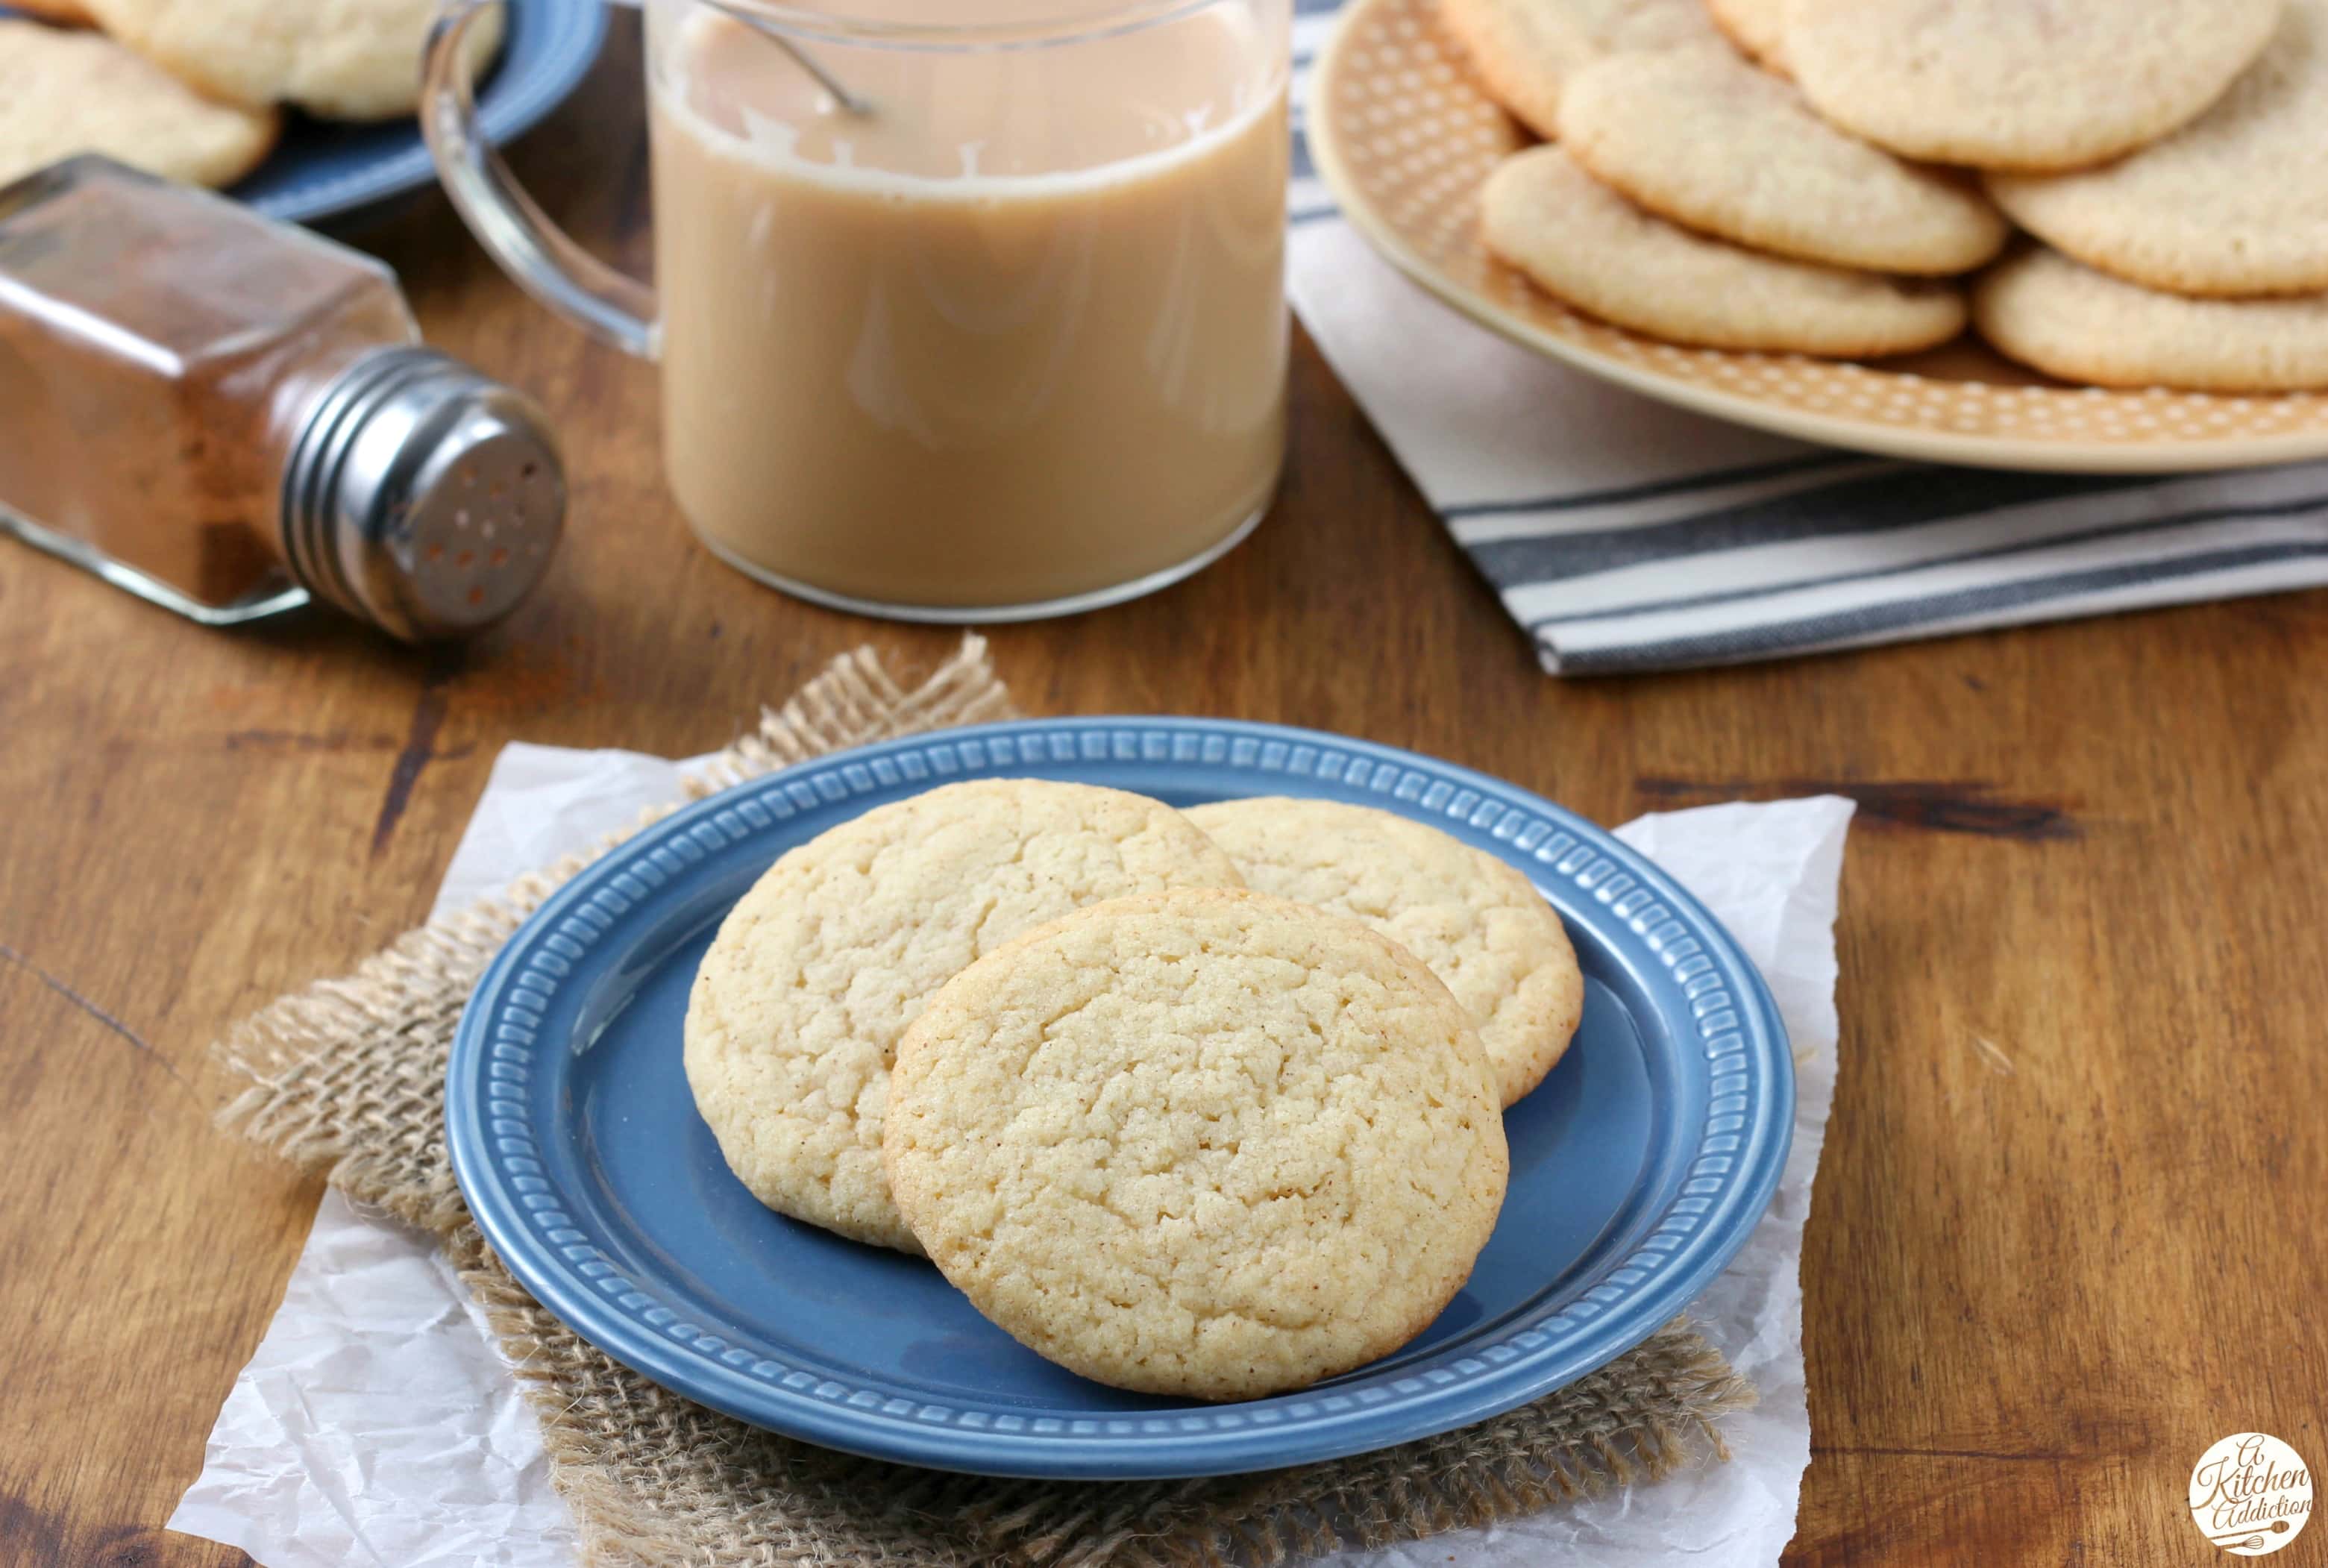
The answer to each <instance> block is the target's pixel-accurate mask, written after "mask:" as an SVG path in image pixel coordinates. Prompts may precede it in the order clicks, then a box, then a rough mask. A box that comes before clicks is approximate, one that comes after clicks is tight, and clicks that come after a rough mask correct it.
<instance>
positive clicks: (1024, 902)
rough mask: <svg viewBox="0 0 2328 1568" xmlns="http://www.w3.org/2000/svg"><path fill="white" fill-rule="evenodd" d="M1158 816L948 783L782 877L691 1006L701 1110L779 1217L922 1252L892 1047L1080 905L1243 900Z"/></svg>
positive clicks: (747, 918) (717, 951)
mask: <svg viewBox="0 0 2328 1568" xmlns="http://www.w3.org/2000/svg"><path fill="white" fill-rule="evenodd" d="M1239 885H1240V878H1238V876H1237V873H1236V869H1235V868H1234V866H1232V865H1231V864H1230V862H1229V859H1228V857H1227V856H1225V855H1224V854H1223V853H1222V852H1221V851H1220V850H1218V849H1216V848H1215V847H1214V845H1213V843H1212V841H1211V840H1209V839H1207V838H1206V837H1205V835H1204V834H1203V833H1202V832H1201V831H1198V830H1197V828H1196V827H1195V826H1194V825H1192V824H1191V823H1190V822H1188V821H1187V818H1185V817H1183V816H1181V815H1180V813H1179V812H1176V811H1174V810H1173V809H1172V808H1171V807H1169V806H1168V805H1165V804H1164V803H1161V802H1159V801H1152V800H1150V799H1148V798H1147V797H1146V796H1144V795H1135V794H1127V793H1123V792H1122V791H1120V790H1109V789H1099V788H1094V787H1093V786H1091V785H1087V784H1056V783H1052V782H1049V781H1047V780H1040V779H985V780H977V781H973V782H971V783H965V784H947V785H943V786H942V787H940V788H937V789H934V790H930V791H928V792H926V793H923V794H918V795H915V796H913V797H911V798H910V799H907V800H904V801H898V802H896V803H892V804H889V805H886V806H881V807H878V808H876V809H875V810H873V811H870V812H866V813H865V814H864V815H863V816H861V817H858V818H856V819H855V820H854V821H851V822H844V823H842V824H841V825H840V826H839V827H837V828H834V829H832V830H831V831H828V832H825V833H822V834H820V835H819V836H818V837H817V838H815V839H814V840H811V841H810V842H808V843H806V844H803V845H801V846H800V847H798V848H797V849H794V850H792V851H790V852H789V853H787V854H786V855H785V856H784V858H783V859H780V860H778V861H777V862H776V863H775V864H774V866H772V867H771V868H769V869H768V871H767V873H766V875H765V876H763V877H762V878H760V880H759V881H758V882H757V883H756V884H755V885H754V886H753V887H752V890H751V891H750V892H748V893H746V895H745V896H744V897H743V898H742V899H741V900H740V901H739V902H738V903H737V906H736V907H735V908H734V909H733V910H731V911H729V913H728V918H727V920H726V921H725V922H724V923H723V924H722V925H721V926H720V928H719V934H718V937H717V938H716V939H714V941H713V942H712V944H711V948H710V951H709V953H706V954H705V955H704V959H703V963H702V966H701V968H700V969H699V971H698V972H697V975H696V981H695V989H694V991H693V992H692V993H691V994H690V998H689V1000H688V1009H687V1025H686V1031H685V1032H686V1047H685V1058H686V1066H687V1080H688V1084H689V1086H690V1088H691V1089H693V1091H694V1093H695V1103H696V1106H697V1108H698V1109H699V1111H700V1112H701V1113H702V1114H703V1119H704V1121H705V1122H707V1123H708V1124H709V1126H710V1128H711V1131H712V1132H713V1134H714V1135H715V1136H716V1137H717V1138H718V1141H719V1148H720V1152H721V1153H722V1154H724V1155H725V1156H726V1157H727V1160H728V1167H729V1168H730V1169H733V1170H734V1171H735V1173H736V1175H737V1178H739V1179H740V1180H741V1181H742V1182H743V1183H744V1185H745V1186H746V1187H747V1188H750V1189H751V1192H752V1196H753V1197H756V1198H758V1199H759V1200H760V1201H761V1202H762V1203H765V1204H766V1205H767V1206H768V1207H771V1208H773V1209H775V1210H777V1211H778V1212H779V1213H782V1214H787V1215H790V1216H793V1218H795V1219H803V1220H806V1221H808V1222H809V1223H810V1224H812V1225H822V1226H824V1227H825V1228H826V1229H828V1230H832V1231H838V1232H839V1233H840V1234H841V1235H845V1236H850V1237H852V1238H854V1239H856V1240H858V1241H863V1242H872V1243H876V1244H880V1245H883V1246H891V1247H896V1248H898V1249H900V1250H901V1251H905V1252H915V1253H917V1252H919V1251H920V1250H921V1248H920V1246H919V1244H917V1243H915V1240H914V1236H913V1233H912V1232H910V1231H909V1230H907V1229H906V1225H905V1223H904V1221H903V1220H901V1219H900V1218H899V1217H898V1215H897V1210H896V1205H895V1204H894V1203H892V1202H891V1201H890V1197H889V1188H888V1182H887V1179H886V1178H884V1177H883V1175H882V1171H881V1118H882V1113H883V1109H884V1107H885V1105H886V1104H887V1101H888V1095H889V1064H890V1062H891V1061H892V1060H893V1059H894V1058H895V1056H896V1046H897V1038H898V1036H899V1035H901V1034H902V1033H903V1032H904V1031H905V1028H906V1025H907V1024H909V1023H911V1022H912V1021H913V1019H914V1018H915V1016H916V1015H917V1014H918V1013H919V1012H920V1011H921V1009H922V1005H923V1003H924V1001H925V1000H927V999H928V997H929V995H930V994H931V993H932V992H933V991H936V990H937V989H938V987H939V986H941V985H943V983H944V982H945V981H948V980H949V979H951V978H953V975H954V974H955V972H958V971H960V970H961V969H962V967H963V966H964V965H966V964H968V963H969V962H971V961H972V960H973V959H975V958H977V957H978V956H979V955H980V954H981V953H987V952H990V951H991V950H992V949H994V948H996V947H998V946H1000V945H1001V944H1003V943H1006V942H1008V941H1009V940H1010V939H1011V938H1012V937H1014V936H1017V935H1019V934H1020V933H1022V932H1025V931H1027V930H1028V929H1030V928H1032V927H1034V926H1037V925H1041V924H1043V923H1044V922H1046V921H1048V920H1052V919H1056V917H1057V916H1059V915H1065V914H1066V913H1067V912H1068V911H1070V910H1072V909H1075V908H1076V907H1078V906H1082V905H1085V904H1092V903H1097V902H1099V901H1100V900H1103V899H1107V898H1112V897H1119V896H1121V895H1124V894H1130V893H1142V892H1154V891H1159V890H1161V889H1164V888H1168V887H1237V886H1239Z"/></svg>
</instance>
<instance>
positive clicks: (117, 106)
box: [0, 18, 280, 185]
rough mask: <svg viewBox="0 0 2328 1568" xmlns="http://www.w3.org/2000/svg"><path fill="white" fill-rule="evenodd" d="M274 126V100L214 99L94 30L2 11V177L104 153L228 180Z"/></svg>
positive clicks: (168, 174)
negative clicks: (253, 104)
mask: <svg viewBox="0 0 2328 1568" xmlns="http://www.w3.org/2000/svg"><path fill="white" fill-rule="evenodd" d="M279 129H280V126H279V123H278V118H277V115H276V114H275V112H274V111H273V110H272V109H265V110H259V111H257V112H254V111H252V110H249V109H242V108H234V107H232V106H231V105H228V104H222V103H213V102H212V101H211V100H210V99H206V98H204V97H202V95H201V94H200V93H198V92H196V91H194V90H193V89H192V88H190V87H188V86H186V85H185V84H184V83H183V82H182V81H180V80H177V79H176V78H175V77H174V76H172V75H170V73H169V72H167V71H165V70H162V69H161V68H160V67H158V66H156V65H154V64H153V63H151V62H150V61H146V60H144V59H141V58H140V57H139V56H137V55H136V54H133V53H131V52H129V51H128V50H127V49H124V48H122V47H121V45H119V44H118V43H116V42H113V40H111V39H110V38H108V37H106V36H105V35H104V34H102V33H67V32H61V31H60V30H58V29H56V28H53V27H44V26H42V25H41V24H40V23H37V22H16V21H9V20H6V19H5V18H0V181H7V180H13V179H14V178H16V177H17V176H18V175H20V174H30V173H31V172H32V171H33V170H34V169H37V168H41V167H42V166H44V165H46V164H52V163H54V162H56V161H57V160H58V159H59V158H65V157H70V156H71V155H73V154H75V153H103V154H105V155H107V156H108V157H111V158H116V159H118V160H119V161H121V162H122V163H125V164H129V165H131V166H132V167H133V168H139V169H144V170H146V172H147V173H149V174H159V175H161V176H162V177H163V178H164V179H169V180H179V181H183V182H184V183H188V184H194V185H230V184H232V183H234V182H235V181H237V180H239V179H240V178H242V176H243V175H245V174H249V172H250V171H251V170H252V169H254V168H256V167H258V164H259V162H260V160H261V159H263V158H265V157H266V156H267V152H268V148H270V147H272V146H274V145H275V138H276V136H277V132H278V130H279Z"/></svg>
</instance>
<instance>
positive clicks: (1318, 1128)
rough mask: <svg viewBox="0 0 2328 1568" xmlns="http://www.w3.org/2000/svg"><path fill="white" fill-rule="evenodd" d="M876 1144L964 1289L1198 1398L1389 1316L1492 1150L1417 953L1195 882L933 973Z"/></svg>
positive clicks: (940, 1260)
mask: <svg viewBox="0 0 2328 1568" xmlns="http://www.w3.org/2000/svg"><path fill="white" fill-rule="evenodd" d="M883 1152H884V1155H885V1157H886V1161H887V1168H888V1171H889V1175H890V1178H891V1180H892V1182H893V1183H894V1186H895V1189H896V1196H897V1202H898V1205H899V1207H900V1208H901V1209H902V1210H903V1211H904V1213H905V1215H906V1218H907V1220H908V1221H909V1222H910V1223H911V1224H912V1225H913V1227H914V1231H915V1235H918V1236H920V1237H921V1239H922V1242H923V1244H925V1247H926V1248H927V1250H928V1252H929V1254H930V1256H931V1258H932V1259H933V1260H934V1261H935V1262H936V1263H937V1265H938V1266H939V1268H940V1269H942V1270H943V1271H944V1272H945V1275H946V1277H947V1279H949V1280H951V1281H952V1282H953V1283H954V1284H955V1285H956V1286H957V1287H958V1288H960V1289H961V1290H962V1292H963V1293H964V1294H965V1295H967V1296H968V1297H969V1298H970V1299H971V1300H972V1303H973V1304H975V1305H976V1306H977V1307H978V1309H979V1310H980V1311H981V1312H983V1313H985V1314H986V1315H987V1317H989V1318H990V1319H993V1320H994V1321H995V1322H996V1323H997V1324H999V1325H1000V1326H1001V1327H1002V1328H1003V1329H1005V1330H1007V1331H1008V1332H1009V1333H1010V1334H1011V1335H1012V1336H1013V1337H1014V1338H1018V1339H1019V1341H1020V1342H1022V1343H1023V1344H1026V1345H1027V1346H1028V1347H1031V1348H1033V1349H1034V1350H1036V1351H1037V1352H1039V1353H1040V1354H1042V1355H1044V1356H1046V1357H1049V1358H1050V1359H1052V1360H1054V1361H1056V1362H1058V1363H1060V1364H1061V1365H1063V1366H1066V1367H1068V1368H1070V1369H1071V1370H1073V1371H1075V1372H1078V1373H1081V1374H1082V1375H1083V1376H1086V1377H1091V1378H1094V1379H1096V1380H1098V1381H1100V1382H1102V1383H1107V1384H1112V1385H1116V1386H1118V1387H1122V1388H1131V1389H1138V1390H1142V1391H1145V1392H1149V1393H1154V1394H1178V1395H1185V1396H1193V1397H1197V1398H1202V1399H1245V1398H1254V1397H1258V1396H1261V1395H1263V1394H1272V1393H1276V1392H1281V1391H1283V1390H1286V1389H1291V1388H1299V1387H1302V1386H1305V1385H1309V1384H1310V1383H1314V1382H1316V1381H1317V1380H1318V1379H1319V1378H1322V1377H1330V1376H1334V1375H1335V1374H1337V1373H1339V1372H1344V1371H1347V1370H1348V1369H1349V1368H1351V1367H1354V1366H1362V1365H1364V1364H1365V1363H1366V1362H1368V1361H1371V1360H1373V1359H1375V1357H1379V1356H1383V1355H1385V1354H1387V1353H1389V1352H1390V1351H1392V1350H1394V1349H1395V1348H1397V1347H1399V1346H1401V1345H1403V1344H1404V1343H1406V1341H1407V1340H1409V1339H1411V1338H1413V1337H1414V1336H1415V1335H1416V1334H1418V1333H1420V1332H1421V1331H1422V1329H1424V1328H1426V1327H1427V1326H1428V1325H1429V1324H1430V1323H1431V1321H1432V1319H1434V1318H1436V1317H1437V1316H1438V1315H1439V1313H1440V1311H1441V1309H1443V1308H1444V1307H1445V1306H1446V1304H1447V1303H1448V1301H1449V1300H1451V1299H1452V1298H1453V1296H1454V1294H1455V1292H1456V1291H1458V1290H1460V1289H1461V1287H1462V1284H1463V1282H1464V1281H1465V1280H1466V1279H1468V1278H1469V1276H1470V1272H1471V1266H1472V1263H1473V1261H1474V1260H1475V1259H1476V1258H1477V1257H1478V1253H1479V1249H1480V1248H1481V1247H1483V1246H1484V1245H1486V1244H1487V1240H1488V1234H1489V1232H1491V1231H1492V1230H1493V1229H1494V1227H1495V1222H1496V1216H1497V1212H1498V1210H1499V1209H1500V1208H1501V1207H1502V1204H1503V1197H1504V1188H1505V1182H1506V1179H1507V1175H1508V1169H1509V1156H1508V1153H1507V1149H1506V1146H1505V1142H1504V1131H1503V1118H1502V1115H1501V1113H1500V1112H1499V1110H1498V1108H1497V1091H1496V1084H1495V1075H1494V1073H1493V1070H1492V1069H1491V1068H1490V1066H1489V1065H1488V1060H1487V1055H1486V1052H1485V1050H1484V1049H1483V1048H1482V1047H1481V1046H1480V1045H1479V1042H1478V1036H1477V1035H1476V1034H1474V1033H1473V1031H1472V1029H1471V1028H1470V1025H1469V1020H1468V1019H1466V1018H1465V1017H1464V1013H1463V1009H1462V1008H1461V1007H1460V1005H1459V1004H1458V1003H1457V1002H1456V1000H1455V999H1454V998H1453V997H1452V996H1451V995H1450V994H1449V992H1448V991H1447V988H1446V987H1445V986H1444V985H1443V984H1441V982H1440V981H1439V980H1438V978H1437V977H1436V976H1434V975H1432V973H1431V972H1430V971H1429V970H1428V969H1426V968H1425V967H1424V966H1423V964H1422V962H1421V961H1420V960H1419V959H1417V958H1416V957H1415V956H1414V955H1413V953H1409V952H1407V951H1406V950H1405V949H1404V948H1403V947H1401V946H1399V945H1398V944H1395V943H1394V942H1392V941H1390V940H1389V939H1388V938H1386V937H1384V936H1382V935H1380V934H1377V933H1375V931H1373V930H1371V929H1369V928H1368V927H1366V925H1361V924H1359V923H1358V922H1356V921H1355V920H1350V919H1347V918H1346V917H1344V916H1341V915H1331V914H1328V913H1326V912H1324V911H1322V910H1319V909H1315V908H1312V907H1310V906H1306V905H1301V904H1296V903H1294V902H1292V901H1291V900H1288V899H1283V898H1277V897H1270V896H1268V895H1265V894H1258V893H1246V892H1233V891H1223V890H1197V891H1177V892H1170V893H1163V894H1156V895H1150V896H1145V897H1132V898H1122V899H1117V900H1114V901H1112V902H1110V903H1106V904H1102V905H1096V906H1093V907H1090V908H1087V909H1083V910H1079V911H1077V912H1075V914H1073V915H1068V916H1066V917H1065V918H1064V919H1061V920H1059V921H1056V922H1055V923H1053V924H1052V925H1047V926H1045V927H1043V928H1041V929H1039V930H1037V931H1034V932H1031V933H1029V934H1027V935H1025V936H1023V937H1021V938H1020V939H1019V940H1018V941H1017V942H1014V943H1011V944H1009V945H1007V946H1005V947H1003V948H1001V949H1000V950H998V951H997V952H995V953H990V954H988V955H987V956H986V957H985V958H983V959H981V960H980V961H979V962H977V963H974V964H972V966H971V967H970V968H968V969H966V970H964V971H963V972H962V973H961V974H960V975H957V976H956V977H955V978H954V979H953V981H950V982H949V983H948V984H947V985H946V986H945V987H944V988H943V990H942V991H939V992H938V994H937V995H936V996H934V998H932V999H931V1000H930V1003H929V1006H928V1008H927V1009H925V1011H924V1012H923V1014H922V1016H921V1018H920V1019H918V1020H916V1022H915V1024H914V1026H913V1028H910V1029H909V1030H908V1031H907V1032H906V1038H905V1041H904V1043H903V1044H902V1046H901V1047H900V1048H899V1051H898V1056H897V1066H896V1075H895V1079H894V1086H893V1091H892V1097H891V1102H890V1107H889V1114H888V1117H887V1123H886V1127H885V1131H884V1136H883Z"/></svg>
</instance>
